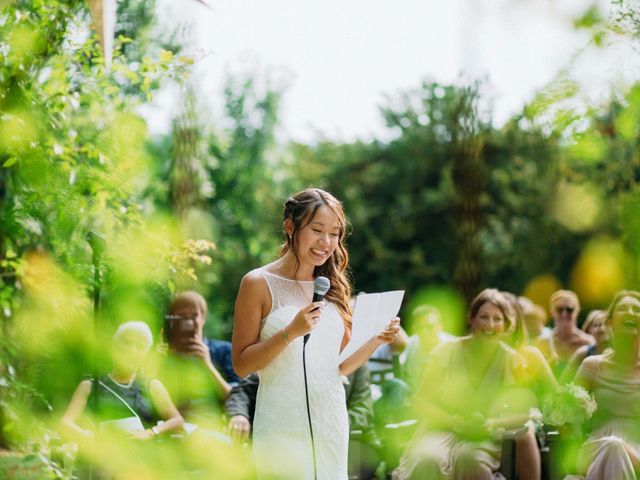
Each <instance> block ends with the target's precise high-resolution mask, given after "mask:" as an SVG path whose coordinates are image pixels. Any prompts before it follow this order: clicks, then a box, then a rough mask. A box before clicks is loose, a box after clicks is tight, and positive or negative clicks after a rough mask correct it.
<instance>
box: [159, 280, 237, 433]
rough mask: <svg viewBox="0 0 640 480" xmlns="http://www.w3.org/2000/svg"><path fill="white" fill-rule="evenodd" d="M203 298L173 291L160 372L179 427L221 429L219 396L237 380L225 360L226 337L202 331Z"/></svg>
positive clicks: (228, 347) (228, 350) (228, 354)
mask: <svg viewBox="0 0 640 480" xmlns="http://www.w3.org/2000/svg"><path fill="white" fill-rule="evenodd" d="M206 315H207V303H206V301H205V299H204V297H203V296H202V295H200V294H199V293H197V292H195V291H191V290H189V291H184V292H179V293H177V294H176V295H175V296H174V297H173V299H172V300H171V304H170V305H169V311H168V314H167V315H166V317H165V324H164V338H165V341H166V342H167V348H166V350H167V352H166V353H167V354H166V357H165V359H164V361H163V362H162V363H161V365H160V376H161V378H162V380H163V382H164V384H165V385H166V386H167V389H168V390H169V392H170V393H171V397H172V398H173V399H174V400H175V402H176V405H177V406H178V409H179V410H180V413H181V414H182V415H183V416H184V418H185V420H186V422H185V430H186V431H187V432H188V433H191V432H193V431H195V430H196V429H204V430H206V431H208V432H218V433H222V432H224V431H225V425H224V424H223V423H222V421H221V414H222V412H223V404H224V400H225V399H226V398H227V396H228V395H229V392H230V391H231V386H232V384H235V383H236V382H238V381H239V378H238V376H237V375H236V374H235V372H234V371H233V367H232V365H231V343H230V342H225V341H222V340H213V339H208V338H206V337H205V335H204V325H205V321H206Z"/></svg>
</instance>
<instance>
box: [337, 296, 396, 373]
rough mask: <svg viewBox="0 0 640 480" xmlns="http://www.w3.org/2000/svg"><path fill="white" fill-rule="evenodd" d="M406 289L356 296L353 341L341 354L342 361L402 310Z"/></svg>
mask: <svg viewBox="0 0 640 480" xmlns="http://www.w3.org/2000/svg"><path fill="white" fill-rule="evenodd" d="M403 297H404V290H393V291H390V292H382V293H363V294H360V295H358V296H357V297H356V303H355V305H354V307H353V319H352V322H353V326H352V331H351V341H350V342H349V344H348V345H347V347H346V348H345V349H344V351H343V352H342V353H341V354H340V361H342V360H344V359H345V358H347V357H348V356H349V355H351V354H352V353H353V352H355V351H356V350H357V349H358V348H360V347H361V346H362V345H364V344H365V343H366V342H368V341H369V340H370V339H371V337H373V336H375V335H377V334H378V332H380V331H381V330H382V329H383V328H384V327H385V326H386V325H387V323H389V320H391V319H393V318H395V317H396V316H397V315H398V312H399V311H400V305H401V304H402V298H403Z"/></svg>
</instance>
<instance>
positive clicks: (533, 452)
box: [502, 292, 558, 480]
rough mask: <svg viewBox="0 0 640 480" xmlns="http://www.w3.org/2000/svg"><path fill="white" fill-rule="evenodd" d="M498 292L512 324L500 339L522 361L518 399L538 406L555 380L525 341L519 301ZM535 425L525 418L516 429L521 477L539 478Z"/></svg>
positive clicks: (536, 352)
mask: <svg viewBox="0 0 640 480" xmlns="http://www.w3.org/2000/svg"><path fill="white" fill-rule="evenodd" d="M502 294H503V295H504V297H505V299H506V300H507V303H508V304H509V307H510V309H509V315H510V316H511V318H513V320H514V324H515V326H514V328H513V330H511V331H509V332H506V333H505V335H504V341H505V343H507V344H508V345H509V346H510V347H511V348H513V349H514V350H515V351H516V352H518V354H519V355H520V356H521V357H522V360H523V362H524V364H523V367H524V368H523V370H522V371H523V375H522V376H521V378H520V384H521V386H522V387H524V388H523V389H522V390H521V391H520V392H519V394H520V396H521V398H520V401H521V402H523V404H524V402H527V403H529V406H530V408H531V409H534V408H535V409H539V408H540V406H541V405H542V401H543V399H544V397H545V395H546V394H548V393H550V392H552V391H554V390H555V389H556V388H557V387H558V382H557V381H556V379H555V377H554V375H553V372H552V371H551V367H550V366H549V364H548V363H547V361H546V360H545V358H544V356H543V355H542V353H541V352H540V350H538V349H537V348H536V347H534V346H532V345H530V344H529V338H530V336H529V330H528V328H527V323H526V322H525V321H524V311H523V308H522V302H521V301H520V299H519V298H518V297H516V296H515V295H514V294H512V293H510V292H502ZM520 298H522V297H520ZM526 398H528V399H526ZM536 411H537V412H539V410H536ZM536 428H537V424H536V422H534V421H533V420H531V421H529V422H527V429H526V431H522V432H520V433H519V435H518V436H516V438H515V445H516V459H515V460H516V471H517V473H518V477H519V478H520V479H521V480H526V479H532V480H533V479H539V478H540V475H541V466H542V465H541V457H540V449H539V447H538V441H537V438H536Z"/></svg>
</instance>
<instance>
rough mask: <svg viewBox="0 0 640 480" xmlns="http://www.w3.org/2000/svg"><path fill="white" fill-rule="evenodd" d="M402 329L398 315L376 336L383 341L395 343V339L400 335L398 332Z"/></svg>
mask: <svg viewBox="0 0 640 480" xmlns="http://www.w3.org/2000/svg"><path fill="white" fill-rule="evenodd" d="M399 331H400V317H396V318H394V319H393V320H391V321H390V322H389V323H387V326H386V327H384V330H382V331H380V332H379V333H378V335H376V338H377V339H378V340H379V341H380V342H381V343H393V341H394V340H395V339H396V337H397V336H398V332H399Z"/></svg>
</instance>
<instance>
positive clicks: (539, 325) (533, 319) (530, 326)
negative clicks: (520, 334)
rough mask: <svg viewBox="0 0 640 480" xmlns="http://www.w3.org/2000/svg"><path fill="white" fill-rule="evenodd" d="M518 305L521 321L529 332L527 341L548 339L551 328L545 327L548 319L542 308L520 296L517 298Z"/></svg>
mask: <svg viewBox="0 0 640 480" xmlns="http://www.w3.org/2000/svg"><path fill="white" fill-rule="evenodd" d="M518 304H519V305H520V308H521V309H522V319H523V320H524V324H525V326H526V327H527V332H529V341H530V342H534V341H535V340H537V339H538V338H548V337H549V336H550V335H551V328H549V327H548V326H547V322H548V317H547V312H545V310H544V308H543V307H541V306H540V305H536V304H535V303H533V302H532V301H531V300H529V299H528V298H527V297H522V296H521V297H518Z"/></svg>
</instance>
